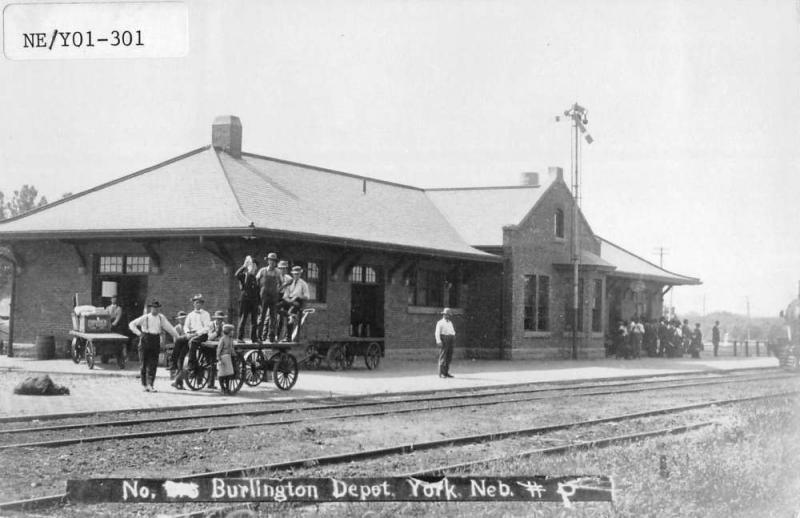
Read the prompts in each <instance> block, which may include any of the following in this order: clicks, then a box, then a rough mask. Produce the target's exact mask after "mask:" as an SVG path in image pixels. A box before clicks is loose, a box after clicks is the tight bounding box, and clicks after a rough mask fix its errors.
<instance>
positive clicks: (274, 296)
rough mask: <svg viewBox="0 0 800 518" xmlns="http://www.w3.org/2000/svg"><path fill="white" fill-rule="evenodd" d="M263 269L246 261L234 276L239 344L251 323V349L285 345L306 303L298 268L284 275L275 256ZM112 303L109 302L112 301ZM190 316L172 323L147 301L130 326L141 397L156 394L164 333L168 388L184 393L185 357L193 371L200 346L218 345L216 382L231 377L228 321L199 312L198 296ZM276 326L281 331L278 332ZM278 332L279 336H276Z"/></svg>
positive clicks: (305, 286) (212, 380)
mask: <svg viewBox="0 0 800 518" xmlns="http://www.w3.org/2000/svg"><path fill="white" fill-rule="evenodd" d="M265 259H266V260H267V266H265V267H263V268H261V269H258V266H257V264H256V262H255V261H254V260H253V258H252V257H251V256H247V257H246V258H245V261H244V264H243V265H242V266H241V267H240V268H239V269H238V270H237V271H236V274H235V275H236V278H237V280H238V281H239V287H240V295H239V315H240V317H239V325H238V337H237V339H238V341H239V342H243V341H244V330H245V325H246V323H247V320H248V318H249V319H250V338H251V340H252V341H253V342H254V343H260V342H263V341H264V340H265V339H266V341H270V342H274V341H276V339H278V338H280V340H281V341H287V340H289V339H290V337H291V336H293V331H294V328H295V327H296V326H297V325H298V323H299V321H300V319H299V314H300V311H301V310H302V309H303V307H304V305H305V303H306V301H307V300H308V299H309V289H308V284H307V283H306V282H305V281H304V280H303V279H301V278H300V275H301V274H302V273H303V268H302V267H300V266H295V267H293V268H292V269H291V275H289V274H288V273H287V271H288V270H289V263H288V261H280V262H279V261H278V255H277V254H276V253H274V252H272V253H269V254H267V256H266V258H265ZM112 303H113V301H112ZM191 303H192V310H191V311H190V312H188V313H187V312H185V311H179V312H178V314H177V315H176V316H175V319H174V320H175V323H174V324H173V323H171V322H170V321H169V319H168V318H167V317H166V316H165V315H163V314H162V313H161V312H160V310H161V304H160V302H159V301H157V300H151V301H150V302H148V304H147V311H146V312H145V314H144V315H142V316H141V317H139V318H136V319H134V320H132V321H131V322H130V323H129V324H128V327H129V329H130V331H131V332H132V333H133V334H135V335H137V336H138V337H140V342H139V356H140V360H141V363H142V368H141V374H140V377H141V382H142V386H143V387H144V390H145V391H146V392H155V391H156V389H155V387H154V386H153V383H154V381H155V375H156V368H157V366H158V355H159V352H160V351H161V336H162V334H164V333H166V334H169V335H171V336H172V338H173V341H174V347H173V349H172V354H171V356H170V357H169V358H168V359H167V367H168V368H169V369H170V378H171V379H172V386H173V387H174V388H176V389H178V390H183V389H184V386H183V385H184V381H185V379H186V377H187V375H188V371H187V370H185V369H184V368H183V365H184V362H185V361H186V360H187V357H188V368H189V369H194V368H196V367H197V355H198V349H199V348H200V347H201V345H202V344H203V342H213V341H216V342H218V345H217V348H216V350H215V351H213V352H216V355H215V358H212V361H215V360H216V359H219V365H220V367H219V368H220V372H219V377H224V376H227V375H232V374H234V373H233V371H232V362H231V355H232V354H233V347H234V330H235V329H236V328H235V327H234V326H233V325H232V324H228V323H226V322H225V319H226V318H227V316H226V315H225V312H223V311H215V312H214V315H213V317H212V315H211V314H210V313H209V312H208V311H206V310H205V309H203V306H204V305H205V299H204V298H203V295H201V294H197V295H194V296H193V297H192V298H191ZM279 320H281V321H282V322H283V323H284V325H282V326H280V325H279V324H278V321H279ZM279 329H282V332H281V334H280V336H277V334H276V333H278V330H279ZM216 377H217V373H216V368H215V367H213V368H212V369H211V374H210V379H209V388H216V387H215V378H216Z"/></svg>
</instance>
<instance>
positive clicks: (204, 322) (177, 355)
mask: <svg viewBox="0 0 800 518" xmlns="http://www.w3.org/2000/svg"><path fill="white" fill-rule="evenodd" d="M203 304H205V299H203V296H202V295H200V294H197V295H195V296H194V297H192V305H193V306H194V310H193V311H191V312H190V313H189V314H188V315H186V320H185V323H184V325H183V331H184V333H185V334H184V335H183V336H181V337H180V338H178V339H176V340H175V349H173V351H172V364H173V365H174V367H175V368H176V369H177V370H178V375H177V376H176V377H175V381H173V382H172V386H173V387H175V388H176V389H178V390H182V389H183V380H184V379H185V378H186V374H187V373H186V371H185V370H184V369H183V360H184V358H185V357H186V352H187V350H188V352H189V368H190V369H194V368H195V367H197V349H198V348H199V347H200V345H201V344H202V343H203V342H205V341H206V340H208V332H209V331H210V330H211V315H209V314H208V311H206V310H205V309H203Z"/></svg>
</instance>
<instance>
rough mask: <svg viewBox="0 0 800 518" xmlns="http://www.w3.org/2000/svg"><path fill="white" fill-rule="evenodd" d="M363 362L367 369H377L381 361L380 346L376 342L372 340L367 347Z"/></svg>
mask: <svg viewBox="0 0 800 518" xmlns="http://www.w3.org/2000/svg"><path fill="white" fill-rule="evenodd" d="M364 363H366V364H367V368H368V369H369V370H373V369H377V368H378V365H380V363H381V346H380V345H379V344H378V342H372V343H371V344H369V347H367V354H365V355H364Z"/></svg>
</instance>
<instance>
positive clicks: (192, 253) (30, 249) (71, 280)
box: [14, 238, 501, 358]
mask: <svg viewBox="0 0 800 518" xmlns="http://www.w3.org/2000/svg"><path fill="white" fill-rule="evenodd" d="M222 244H223V247H222V249H223V252H222V253H221V255H223V256H225V255H227V256H228V257H229V258H230V261H229V263H232V264H226V261H224V260H223V259H221V258H220V257H218V255H216V254H214V253H212V252H210V251H209V250H208V249H206V248H205V247H204V246H203V245H202V244H201V242H200V240H199V239H198V238H194V239H188V238H187V239H164V240H162V241H160V242H157V243H155V244H154V245H153V249H154V250H155V252H156V253H157V254H158V255H159V257H160V262H161V267H160V270H159V271H158V273H151V274H150V275H147V299H151V298H157V299H158V300H159V301H160V302H161V304H162V306H163V307H162V311H163V312H164V313H165V314H166V315H168V316H170V317H171V316H173V315H174V314H175V313H176V312H177V311H179V310H187V311H188V310H190V309H191V303H190V298H191V296H192V295H193V294H195V293H202V294H203V296H204V297H205V300H206V304H205V309H206V310H208V311H209V312H213V311H215V310H223V311H225V312H226V313H227V314H228V315H229V319H228V320H229V321H230V322H233V323H235V322H237V321H238V314H237V313H238V307H237V306H238V293H239V292H238V283H237V282H236V279H235V278H234V272H235V269H236V268H238V267H239V265H241V264H242V262H243V260H244V257H245V256H246V255H252V256H253V257H254V258H255V259H256V260H257V261H259V263H261V265H262V266H263V265H265V264H266V262H265V261H263V257H264V256H265V255H266V253H267V252H268V251H276V252H278V253H279V256H280V257H281V258H286V259H289V260H305V261H309V260H313V261H319V262H320V264H323V265H325V267H326V268H327V269H328V270H329V271H327V272H326V277H327V283H326V297H325V301H324V302H320V303H311V304H310V305H309V306H310V307H314V308H315V309H316V313H315V314H314V315H312V316H311V317H310V318H309V320H308V325H307V327H306V328H305V336H306V338H308V339H336V338H340V339H341V338H346V337H348V336H349V334H350V297H351V283H350V282H349V281H348V280H347V275H346V272H344V271H343V270H344V268H346V265H347V264H349V262H348V261H344V262H343V265H342V266H341V267H340V268H339V271H338V272H331V271H330V267H331V265H333V264H334V263H336V262H342V261H341V259H342V257H346V253H347V251H346V250H343V249H339V248H335V247H325V246H314V245H311V244H306V245H302V244H294V243H290V242H265V241H263V240H257V241H245V240H241V239H240V240H235V239H228V240H224V241H222ZM212 248H213V249H214V250H215V251H217V252H218V254H219V253H220V252H219V250H220V249H219V248H214V247H212ZM15 250H16V251H17V252H18V254H19V256H20V257H21V259H22V260H23V262H24V264H25V267H24V269H23V271H22V273H21V274H19V275H18V277H17V285H16V300H15V306H14V319H15V321H14V322H15V337H14V338H15V342H17V343H26V342H33V341H35V339H36V336H37V335H39V334H44V335H55V336H56V340H57V341H58V342H59V343H60V342H62V341H66V340H68V332H69V330H70V329H71V318H70V312H71V310H72V297H73V295H74V294H75V293H78V295H79V298H80V302H81V304H88V303H91V294H92V282H93V257H94V256H95V255H97V256H99V255H115V254H135V255H146V252H145V250H144V248H143V246H142V245H141V244H140V243H138V242H135V241H128V240H102V241H101V240H97V241H89V242H85V243H83V244H81V245H80V250H81V252H82V253H83V255H84V257H85V258H86V262H87V268H86V271H85V272H84V273H79V271H78V266H79V265H80V260H79V258H78V255H77V254H76V252H75V249H74V248H73V247H72V246H71V245H68V244H64V243H62V242H59V241H46V242H43V241H37V242H28V243H21V244H19V245H18V246H17V245H15ZM398 261H399V257H398V256H397V255H396V254H389V253H385V254H381V253H374V254H360V258H359V259H358V264H363V265H370V266H374V267H377V268H379V269H382V271H383V272H387V271H388V270H389V269H390V268H392V267H393V266H395V265H396V264H397V263H398ZM424 264H426V265H427V266H434V267H435V266H437V265H439V266H440V267H442V268H448V269H449V268H452V267H454V266H455V265H456V263H455V262H453V261H449V262H448V261H437V260H435V259H427V260H425V263H424ZM464 264H465V265H466V266H465V278H466V279H467V284H468V288H467V292H466V296H465V297H464V298H465V303H464V304H462V306H463V307H462V308H461V309H462V311H460V312H459V313H460V314H459V316H457V317H456V320H455V322H456V326H457V327H458V328H459V329H458V334H459V337H458V343H457V352H456V355H457V356H465V355H472V354H473V353H472V352H470V351H473V350H475V351H480V353H479V354H478V353H474V354H475V355H478V356H488V357H492V356H496V355H497V353H496V352H494V350H496V348H497V347H498V345H499V342H500V336H501V335H500V328H499V323H500V320H501V319H500V310H499V306H500V304H499V297H500V289H499V286H500V284H499V280H500V278H501V269H500V267H499V265H492V264H476V265H473V264H471V263H464ZM384 281H385V282H384V327H385V342H386V355H387V357H390V358H404V357H405V358H409V357H424V358H429V357H432V356H431V355H434V354H435V351H436V348H435V345H434V339H433V330H434V327H435V324H436V321H437V320H438V319H439V318H440V316H439V312H440V311H441V308H439V307H437V308H416V307H409V305H408V301H407V291H406V290H407V289H406V286H405V284H404V282H403V279H402V273H401V272H399V273H395V275H394V278H393V279H389V280H386V279H384ZM120 296H124V294H122V293H121V294H120ZM134 316H137V315H134ZM298 354H300V355H302V351H300V352H298Z"/></svg>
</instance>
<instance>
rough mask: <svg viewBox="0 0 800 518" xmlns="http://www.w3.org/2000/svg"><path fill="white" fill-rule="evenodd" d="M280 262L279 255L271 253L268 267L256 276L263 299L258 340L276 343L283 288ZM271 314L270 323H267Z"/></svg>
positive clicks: (268, 256)
mask: <svg viewBox="0 0 800 518" xmlns="http://www.w3.org/2000/svg"><path fill="white" fill-rule="evenodd" d="M277 262H278V254H276V253H275V252H270V253H269V254H267V266H265V267H263V268H261V269H260V270H259V271H258V273H257V274H256V282H257V283H258V289H259V295H260V297H261V316H260V317H259V319H258V330H257V334H258V339H259V340H264V339H265V338H266V339H267V340H268V341H270V342H274V341H275V328H276V326H277V324H278V303H280V301H281V287H282V286H283V280H284V279H283V274H282V273H281V271H280V270H279V269H278V268H277V267H276V266H275V265H276V264H277ZM267 313H269V322H267ZM265 326H266V329H265Z"/></svg>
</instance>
